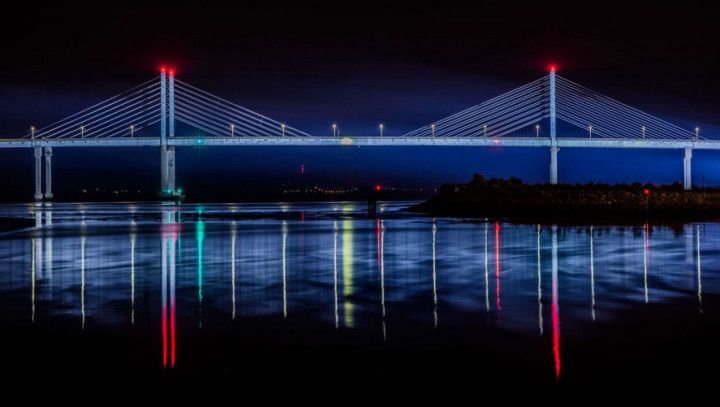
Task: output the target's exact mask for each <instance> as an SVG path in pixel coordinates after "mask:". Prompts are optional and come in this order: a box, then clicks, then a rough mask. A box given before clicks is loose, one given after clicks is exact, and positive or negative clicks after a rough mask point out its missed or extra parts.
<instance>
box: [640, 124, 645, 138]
mask: <svg viewBox="0 0 720 407" xmlns="http://www.w3.org/2000/svg"><path fill="white" fill-rule="evenodd" d="M640 130H642V137H643V138H645V126H642V128H641V129H640Z"/></svg>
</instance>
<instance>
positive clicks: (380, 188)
mask: <svg viewBox="0 0 720 407" xmlns="http://www.w3.org/2000/svg"><path fill="white" fill-rule="evenodd" d="M375 190H376V191H378V192H380V191H382V185H380V184H377V185H375Z"/></svg>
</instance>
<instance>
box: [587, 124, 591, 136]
mask: <svg viewBox="0 0 720 407" xmlns="http://www.w3.org/2000/svg"><path fill="white" fill-rule="evenodd" d="M588 134H589V135H590V138H592V124H591V125H589V126H588Z"/></svg>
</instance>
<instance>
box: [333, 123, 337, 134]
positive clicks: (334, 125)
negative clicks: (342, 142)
mask: <svg viewBox="0 0 720 407" xmlns="http://www.w3.org/2000/svg"><path fill="white" fill-rule="evenodd" d="M332 132H333V137H337V124H336V123H333V124H332Z"/></svg>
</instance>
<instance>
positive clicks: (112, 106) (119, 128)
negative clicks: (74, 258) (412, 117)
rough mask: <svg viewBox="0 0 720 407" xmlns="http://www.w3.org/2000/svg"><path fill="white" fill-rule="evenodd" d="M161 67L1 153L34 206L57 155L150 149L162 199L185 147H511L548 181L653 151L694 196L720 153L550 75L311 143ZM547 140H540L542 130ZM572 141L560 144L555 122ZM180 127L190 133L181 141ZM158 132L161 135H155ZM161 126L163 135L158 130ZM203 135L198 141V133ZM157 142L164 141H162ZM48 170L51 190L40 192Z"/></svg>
mask: <svg viewBox="0 0 720 407" xmlns="http://www.w3.org/2000/svg"><path fill="white" fill-rule="evenodd" d="M175 76H176V75H175V72H174V70H173V69H165V68H162V69H161V72H160V78H159V80H158V79H151V80H149V81H147V82H145V83H142V84H140V85H138V86H136V87H134V88H132V89H130V90H128V91H126V92H123V93H121V94H119V95H116V96H113V97H111V98H109V99H106V100H104V101H102V102H100V103H97V104H96V105H93V106H91V107H89V108H87V109H85V110H82V111H80V112H78V113H76V114H74V115H71V116H68V117H66V118H64V119H62V120H59V121H57V122H55V123H52V124H50V125H47V126H45V127H41V128H35V127H31V128H30V131H29V132H28V133H27V134H25V135H23V136H21V137H16V138H5V139H0V148H31V149H33V150H34V157H35V167H34V168H35V199H36V200H43V199H52V197H53V193H52V152H53V148H59V147H63V148H65V147H143V146H151V147H158V148H159V149H160V162H161V165H160V168H161V170H160V172H161V174H160V190H161V191H162V193H163V195H164V196H165V197H167V198H171V199H172V198H176V197H178V196H179V195H181V193H180V191H178V189H177V187H176V179H175V168H176V166H175V149H176V147H183V146H197V145H207V146H338V145H355V146H476V147H483V146H505V147H536V148H547V149H549V152H550V168H549V181H550V183H551V184H557V182H558V167H557V163H558V152H559V151H560V149H562V148H653V149H678V150H682V151H684V159H683V186H684V188H685V189H691V187H692V152H693V150H695V149H706V150H720V140H711V139H707V138H704V137H701V136H700V131H699V128H695V129H694V131H693V130H688V129H684V128H682V127H680V126H678V125H675V124H672V123H670V122H667V121H665V120H663V119H660V118H658V117H655V116H653V115H651V114H648V113H646V112H643V111H641V110H638V109H636V108H634V107H631V106H628V105H626V104H624V103H622V102H619V101H617V100H615V99H612V98H610V97H608V96H605V95H602V94H600V93H598V92H595V91H593V90H591V89H588V88H586V87H584V86H582V85H579V84H577V83H575V82H572V81H570V80H569V79H566V78H563V77H561V76H560V75H558V74H557V73H556V72H555V69H554V68H551V69H550V71H549V73H548V74H547V75H545V76H543V77H541V78H539V79H537V80H534V81H532V82H530V83H527V84H525V85H523V86H520V87H518V88H515V89H512V90H510V91H508V92H505V93H503V94H501V95H499V96H496V97H494V98H492V99H490V100H487V101H485V102H482V103H480V104H478V105H475V106H472V107H470V108H468V109H465V110H463V111H461V112H458V113H456V114H453V115H451V116H448V117H445V118H442V119H440V120H438V121H436V122H433V123H430V124H427V125H425V126H423V127H421V128H418V129H416V130H413V131H410V132H408V133H406V134H404V135H402V136H398V137H383V136H382V132H381V134H380V136H373V137H341V136H339V135H338V134H337V133H336V132H335V131H333V133H334V134H333V135H332V136H313V135H310V134H308V133H306V132H304V131H302V130H299V129H296V128H294V127H291V126H289V125H287V124H285V123H282V122H279V121H277V120H274V119H271V118H269V117H266V116H263V115H262V114H259V113H257V112H254V111H252V110H250V109H247V108H245V107H243V106H240V105H238V104H235V103H233V102H230V101H228V100H226V99H223V98H221V97H218V96H216V95H214V94H212V93H209V92H207V91H205V90H202V89H199V88H197V87H195V86H193V85H191V84H188V83H185V82H182V81H180V80H178V79H176V78H175ZM543 121H548V122H549V132H547V134H545V133H544V134H542V135H541V134H540V128H541V127H540V123H541V122H543ZM558 121H563V122H565V123H567V124H569V125H570V126H571V128H572V129H574V130H573V133H572V134H570V135H568V136H559V135H558V128H557V123H558ZM176 122H177V123H179V124H181V125H183V126H186V127H187V128H189V129H193V132H192V133H191V132H187V133H186V134H179V133H180V132H178V134H176ZM158 125H159V126H158ZM158 127H159V129H158ZM198 131H199V132H200V133H199V134H200V136H198V134H197V132H198ZM158 133H159V134H158ZM43 161H44V170H45V171H44V181H45V183H44V184H45V190H44V192H43V190H42V187H43V185H42V184H43V182H42V181H43Z"/></svg>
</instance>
